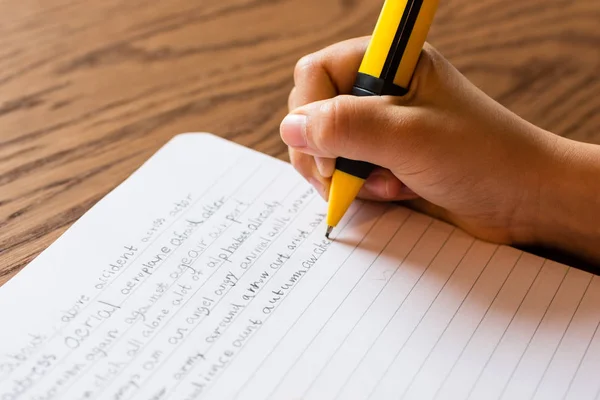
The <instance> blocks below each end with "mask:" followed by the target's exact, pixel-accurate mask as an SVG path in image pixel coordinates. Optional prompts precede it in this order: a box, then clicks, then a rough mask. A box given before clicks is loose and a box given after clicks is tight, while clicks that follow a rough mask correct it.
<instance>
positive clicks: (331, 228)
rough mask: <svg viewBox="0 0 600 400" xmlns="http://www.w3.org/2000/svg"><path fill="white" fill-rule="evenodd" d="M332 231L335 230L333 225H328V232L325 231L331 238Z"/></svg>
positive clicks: (327, 236) (326, 235)
mask: <svg viewBox="0 0 600 400" xmlns="http://www.w3.org/2000/svg"><path fill="white" fill-rule="evenodd" d="M331 231H333V226H329V225H328V226H327V232H325V237H326V238H327V239H329V235H331Z"/></svg>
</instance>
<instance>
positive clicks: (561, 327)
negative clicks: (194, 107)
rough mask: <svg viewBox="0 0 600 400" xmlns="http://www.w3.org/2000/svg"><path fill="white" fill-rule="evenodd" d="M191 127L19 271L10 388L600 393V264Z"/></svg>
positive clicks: (2, 373)
mask: <svg viewBox="0 0 600 400" xmlns="http://www.w3.org/2000/svg"><path fill="white" fill-rule="evenodd" d="M325 212H326V204H325V202H324V201H323V200H322V199H321V198H320V197H319V196H318V195H317V193H316V192H315V191H314V190H313V189H312V188H311V187H310V186H309V185H308V184H307V183H305V182H304V180H303V179H302V178H301V177H300V176H299V175H298V174H297V173H296V172H295V171H294V170H293V168H292V167H291V166H290V165H289V164H287V163H284V162H282V161H279V160H276V159H273V158H270V157H268V156H266V155H263V154H260V153H258V152H255V151H253V150H249V149H246V148H244V147H242V146H239V145H237V144H233V143H230V142H227V141H225V140H223V139H220V138H218V137H216V136H213V135H211V134H206V133H200V134H184V135H179V136H176V137H174V138H173V139H172V140H171V141H170V142H169V143H167V144H166V145H165V146H164V147H163V148H162V149H160V150H159V151H158V152H157V153H156V154H155V155H154V156H153V157H151V158H150V159H149V160H148V161H147V162H146V163H145V164H144V165H143V166H142V167H141V168H140V169H139V170H137V171H136V172H135V173H134V174H133V175H132V176H131V177H130V178H128V179H127V180H126V181H125V182H123V183H122V184H121V185H119V186H118V187H117V188H116V189H115V190H113V191H112V192H111V193H110V194H108V195H107V196H106V197H105V198H104V199H102V200H101V201H100V202H99V203H98V204H96V205H95V206H94V207H93V208H92V209H91V210H90V211H89V212H87V213H86V214H85V215H84V216H83V217H81V218H80V219H79V220H78V221H77V222H76V223H75V224H74V225H73V226H72V227H71V228H70V229H69V230H68V231H67V232H66V233H65V234H64V235H62V236H61V237H60V238H59V239H58V240H57V241H56V242H55V243H54V244H52V245H51V246H50V247H49V248H48V249H47V250H46V251H44V252H43V253H42V254H41V255H40V256H39V257H37V258H36V259H35V260H34V261H33V262H31V263H30V264H29V265H28V266H27V267H25V268H24V269H23V270H22V271H21V272H20V273H19V274H17V276H16V277H15V278H13V279H12V280H10V281H9V282H8V283H7V284H5V285H4V286H3V287H1V288H0V325H1V329H0V400H16V399H32V400H47V399H73V400H83V399H114V400H125V399H145V400H160V399H178V400H188V399H211V400H212V399H219V400H221V399H252V400H258V399H285V400H290V399H578V400H583V399H598V398H599V397H600V375H599V374H600V372H599V371H600V331H599V330H598V326H599V322H600V279H599V277H597V276H595V275H592V274H589V273H587V272H583V271H581V270H578V269H573V268H569V267H567V266H565V265H561V264H557V263H555V262H552V261H550V260H546V259H543V258H540V257H537V256H534V255H531V254H528V253H524V252H522V251H519V250H516V249H514V248H510V247H506V246H498V245H494V244H491V243H487V242H483V241H480V240H476V239H474V238H473V237H471V236H470V235H468V234H466V233H465V232H463V231H461V230H459V229H456V228H454V227H453V226H451V225H448V224H446V223H443V222H440V221H438V220H434V219H432V218H430V217H428V216H425V215H422V214H419V213H416V212H413V211H410V210H408V209H406V208H403V207H400V206H396V205H390V204H383V203H370V202H363V201H360V200H357V201H356V202H355V203H354V204H353V205H352V207H351V208H350V210H349V212H348V213H347V215H346V216H345V218H344V219H343V220H342V222H341V224H340V225H339V226H338V227H337V228H336V230H335V231H334V234H333V240H327V239H326V238H325V237H324V232H325V225H324V219H325Z"/></svg>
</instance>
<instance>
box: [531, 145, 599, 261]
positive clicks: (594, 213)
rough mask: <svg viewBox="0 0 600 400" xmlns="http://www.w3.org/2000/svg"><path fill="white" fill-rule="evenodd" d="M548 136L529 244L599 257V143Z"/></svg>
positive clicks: (591, 257) (541, 165)
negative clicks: (597, 144) (549, 138)
mask: <svg viewBox="0 0 600 400" xmlns="http://www.w3.org/2000/svg"><path fill="white" fill-rule="evenodd" d="M552 136H553V137H552V139H551V140H550V143H549V144H550V146H548V151H546V152H545V156H544V157H543V159H544V161H543V162H542V163H540V168H541V170H540V171H539V174H538V176H539V181H538V185H537V193H538V194H537V196H536V197H537V198H536V200H535V201H534V206H533V207H532V208H531V209H532V213H531V217H530V222H529V224H528V228H529V229H527V230H526V232H527V233H526V235H527V239H526V241H528V242H529V243H527V244H528V245H534V246H539V247H543V248H549V249H553V250H559V251H561V252H566V253H568V254H571V255H574V256H576V257H580V258H583V259H587V260H596V261H600V248H599V246H598V243H600V161H599V160H600V147H599V146H595V145H591V144H586V143H581V142H576V141H573V140H570V139H566V138H562V137H560V136H556V135H552Z"/></svg>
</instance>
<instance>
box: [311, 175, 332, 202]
mask: <svg viewBox="0 0 600 400" xmlns="http://www.w3.org/2000/svg"><path fill="white" fill-rule="evenodd" d="M308 182H309V183H310V184H311V185H313V187H314V188H315V190H316V191H317V192H318V193H319V196H321V197H322V198H323V200H327V193H326V192H325V186H324V185H323V184H322V183H321V182H319V181H318V180H317V179H315V178H309V179H308Z"/></svg>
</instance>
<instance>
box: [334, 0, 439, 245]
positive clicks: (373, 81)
mask: <svg viewBox="0 0 600 400" xmlns="http://www.w3.org/2000/svg"><path fill="white" fill-rule="evenodd" d="M437 6H438V0H385V3H384V4H383V8H382V10H381V13H380V15H379V19H378V20H377V24H376V25H375V30H374V32H373V35H372V36H371V42H370V43H369V46H368V47H367V50H366V52H365V55H364V57H363V60H362V63H361V65H360V68H359V70H358V74H357V76H356V80H355V82H354V87H353V88H352V94H353V95H355V96H403V95H405V94H406V93H407V92H408V87H409V85H410V81H411V79H412V76H413V73H414V70H415V67H416V65H417V61H418V60H419V55H420V54H421V50H422V49H423V44H424V43H425V39H426V38H427V34H428V32H429V27H430V26H431V23H432V22H433V18H434V15H435V11H436V10H437ZM374 168H375V165H373V164H370V163H367V162H364V161H357V160H349V159H345V158H338V159H337V160H336V164H335V171H334V173H333V176H332V177H331V188H330V190H329V208H328V211H327V232H326V234H325V236H327V237H328V238H329V235H330V234H331V231H332V230H333V228H334V227H335V226H336V225H337V224H338V223H339V222H340V220H341V219H342V217H343V216H344V214H345V213H346V211H347V210H348V208H349V207H350V205H351V204H352V202H353V201H354V199H355V198H356V196H357V195H358V192H359V191H360V189H361V187H362V186H363V183H364V182H365V180H366V179H367V178H368V177H369V174H370V173H371V171H373V169H374Z"/></svg>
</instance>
